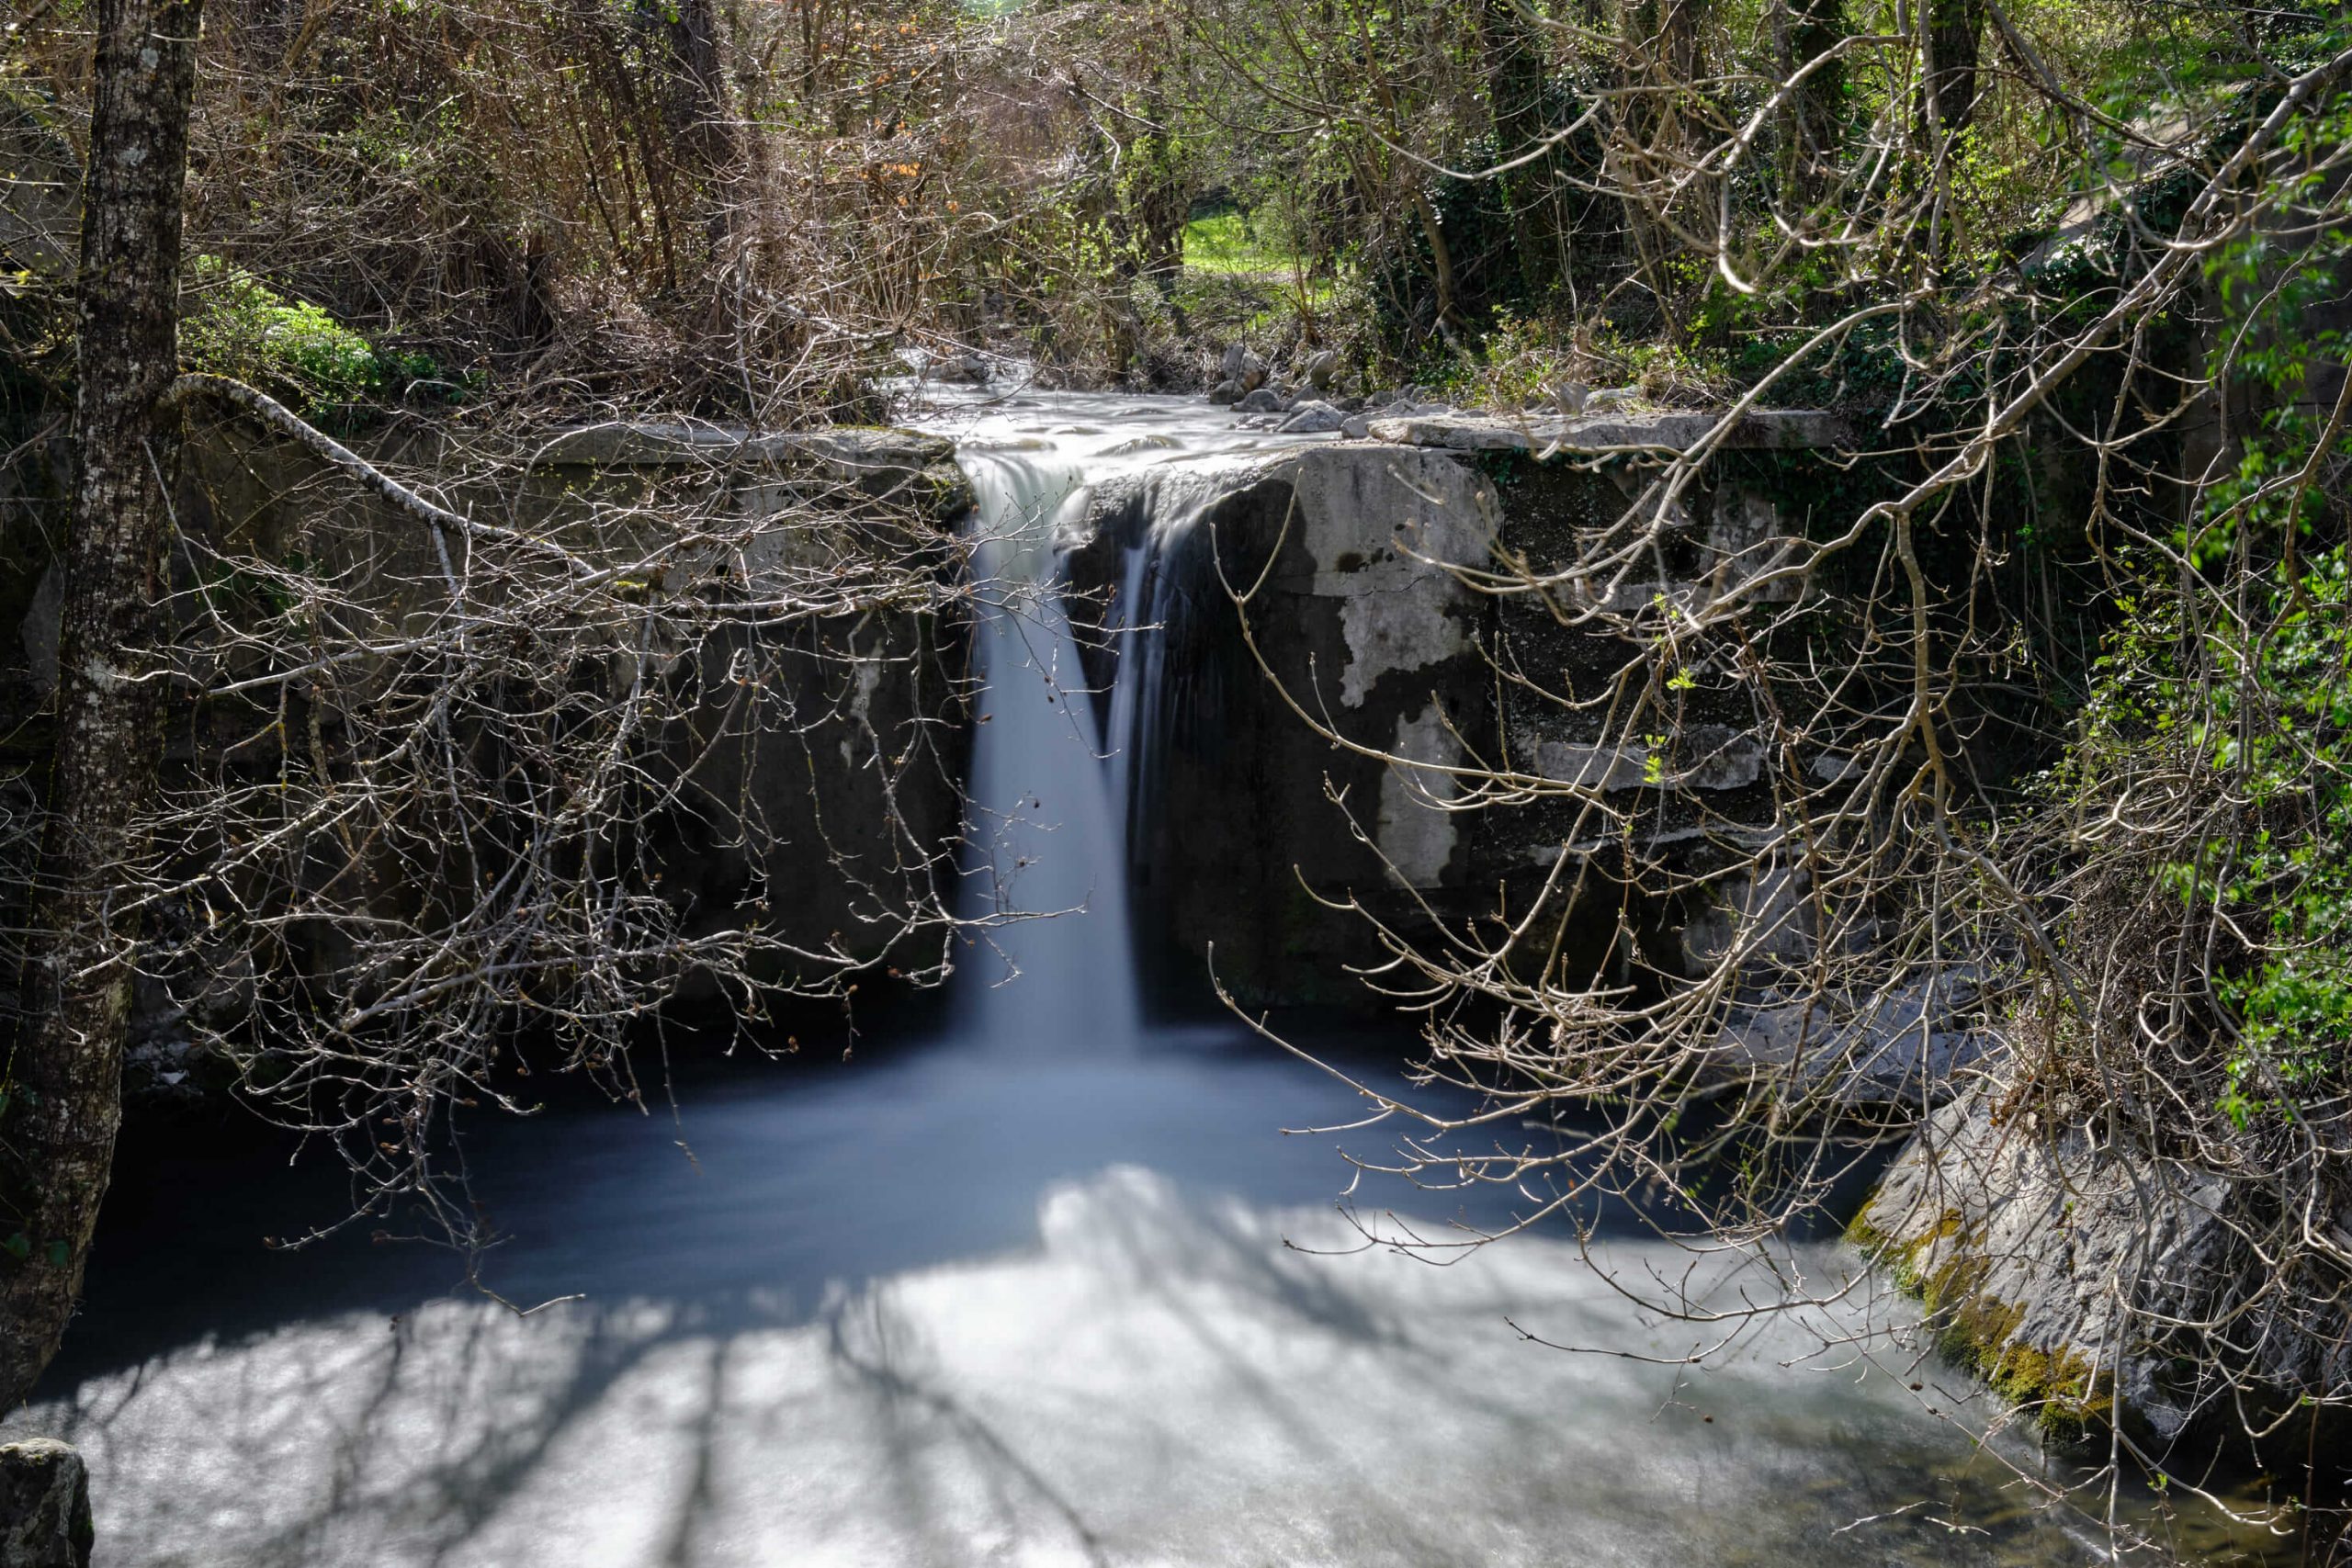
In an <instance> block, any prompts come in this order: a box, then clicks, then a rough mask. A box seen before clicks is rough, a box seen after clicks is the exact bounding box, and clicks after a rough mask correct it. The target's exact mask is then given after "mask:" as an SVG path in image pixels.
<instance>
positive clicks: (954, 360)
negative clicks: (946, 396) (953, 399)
mask: <svg viewBox="0 0 2352 1568" xmlns="http://www.w3.org/2000/svg"><path fill="white" fill-rule="evenodd" d="M928 373H929V375H930V377H931V378H932V379H933V381H936V382H938V383H940V384H941V385H942V386H947V387H985V386H987V385H988V384H989V362H988V361H987V360H986V359H985V358H983V357H982V356H980V355H977V354H958V355H954V356H953V357H950V358H945V359H937V360H933V362H932V364H931V366H930V367H929V372H928Z"/></svg>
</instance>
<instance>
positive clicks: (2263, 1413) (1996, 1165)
mask: <svg viewBox="0 0 2352 1568" xmlns="http://www.w3.org/2000/svg"><path fill="white" fill-rule="evenodd" d="M2010 1098H2011V1097H2009V1096H2007V1095H2005V1094H2002V1093H2000V1092H1998V1089H1997V1086H1996V1085H1994V1084H1990V1083H1988V1084H1986V1085H1985V1086H1984V1087H1982V1088H1980V1089H1974V1090H1973V1091H1971V1092H1970V1093H1968V1094H1965V1095H1963V1096H1962V1097H1961V1098H1959V1099H1957V1100H1952V1101H1951V1103H1950V1104H1947V1105H1946V1106H1944V1107H1943V1108H1942V1109H1941V1110H1939V1111H1937V1112H1936V1113H1935V1114H1934V1115H1933V1116H1931V1117H1930V1118H1929V1119H1928V1122H1927V1123H1926V1125H1924V1126H1923V1127H1922V1128H1921V1129H1920V1131H1919V1133H1918V1134H1917V1136H1916V1137H1915V1138H1914V1139H1913V1140H1912V1141H1911V1144H1910V1145H1909V1146H1908V1147H1907V1148H1905V1150H1904V1152H1903V1154H1902V1155H1901V1156H1899V1157H1897V1159H1896V1160H1895V1161H1894V1164H1893V1165H1892V1166H1890V1167H1889V1168H1887V1172H1886V1175H1885V1177H1884V1178H1883V1179H1882V1180H1881V1181H1880V1183H1879V1187H1878V1190H1876V1191H1875V1192H1874V1193H1873V1194H1872V1195H1871V1200H1870V1202H1869V1204H1868V1206H1867V1207H1866V1208H1865V1209H1864V1210H1863V1212H1862V1214H1861V1216H1860V1218H1859V1219H1858V1220H1856V1221H1855V1223H1854V1226H1853V1235H1854V1236H1855V1238H1856V1239H1857V1240H1858V1241H1860V1243H1861V1244H1862V1245H1863V1246H1864V1247H1866V1248H1868V1249H1869V1250H1870V1251H1871V1253H1872V1255H1873V1256H1874V1257H1875V1258H1877V1260H1878V1261H1879V1263H1880V1264H1881V1265H1882V1266H1883V1267H1885V1268H1887V1269H1890V1270H1891V1271H1892V1272H1893V1273H1894V1275H1895V1277H1896V1278H1897V1279H1898V1280H1901V1281H1903V1282H1904V1283H1905V1284H1906V1285H1907V1286H1909V1287H1910V1288H1911V1289H1912V1290H1914V1291H1916V1292H1917V1293H1918V1294H1919V1295H1920V1296H1921V1297H1922V1298H1923V1299H1924V1300H1925V1301H1926V1302H1927V1303H1928V1306H1929V1307H1930V1308H1931V1309H1933V1310H1934V1311H1935V1312H1936V1313H1937V1314H1939V1319H1940V1325H1941V1332H1942V1337H1943V1340H1944V1343H1945V1345H1946V1348H1949V1349H1950V1350H1951V1351H1952V1352H1954V1353H1955V1354H1956V1355H1958V1356H1959V1357H1960V1358H1962V1359H1965V1360H1967V1361H1970V1362H1972V1363H1973V1365H1974V1366H1975V1368H1976V1370H1977V1371H1979V1372H1980V1373H1982V1374H1983V1375H1984V1376H1985V1380H1986V1381H1987V1382H1990V1383H1991V1384H1992V1385H1993V1388H1994V1390H1995V1391H1996V1393H2000V1394H2002V1395H2003V1396H2004V1397H2006V1398H2007V1399H2009V1400H2011V1401H2013V1402H2015V1403H2017V1404H2022V1405H2025V1406H2026V1407H2028V1408H2029V1409H2030V1411H2031V1412H2032V1413H2033V1414H2034V1415H2035V1416H2038V1417H2039V1418H2040V1419H2041V1421H2042V1422H2043V1424H2044V1425H2045V1426H2047V1427H2051V1428H2053V1429H2055V1430H2057V1431H2059V1432H2062V1433H2063V1432H2067V1431H2072V1430H2078V1429H2080V1428H2082V1427H2088V1426H2092V1425H2095V1424H2103V1423H2105V1422H2107V1421H2109V1420H2110V1419H2113V1420H2120V1422H2121V1423H2122V1425H2123V1426H2124V1427H2125V1428H2126V1429H2127V1430H2128V1431H2131V1433H2133V1434H2134V1435H2135V1436H2136V1437H2137V1438H2139V1439H2140V1440H2141V1441H2143V1442H2145V1443H2148V1444H2153V1445H2156V1446H2157V1447H2158V1450H2159V1451H2158V1455H2157V1457H2158V1458H2160V1459H2161V1458H2163V1457H2165V1453H2166V1452H2168V1451H2170V1445H2172V1444H2174V1443H2176V1442H2178V1441H2180V1440H2182V1439H2184V1438H2192V1437H2193V1436H2194V1433H2193V1432H2192V1428H2194V1427H2199V1426H2202V1427H2206V1428H2207V1429H2208V1431H2207V1436H2208V1437H2219V1436H2221V1435H2222V1434H2223V1433H2225V1432H2226V1431H2228V1430H2229V1429H2230V1428H2231V1427H2233V1426H2234V1425H2235V1424H2236V1423H2237V1422H2239V1421H2242V1420H2244V1419H2245V1418H2247V1417H2248V1416H2254V1417H2255V1418H2256V1419H2257V1420H2267V1419H2271V1418H2275V1417H2276V1416H2278V1415H2279V1414H2280V1413H2285V1412H2296V1411H2299V1410H2301V1409H2304V1408H2308V1406H2306V1405H2304V1404H2303V1403H2302V1402H2303V1399H2304V1396H2305V1394H2306V1393H2308V1392H2309V1391H2311V1390H2314V1389H2324V1388H2336V1389H2341V1388H2343V1387H2344V1386H2345V1385H2346V1378H2347V1377H2352V1341H2348V1340H2347V1334H2352V1320H2347V1318H2346V1310H2345V1308H2344V1307H2343V1305H2342V1304H2341V1297H2340V1295H2338V1296H2335V1297H2334V1298H2333V1299H2331V1296H2330V1294H2329V1292H2327V1291H2326V1290H2325V1289H2324V1288H2314V1287H2322V1286H2324V1281H2319V1280H2312V1279H2309V1278H2305V1279H2301V1280H2286V1281H2283V1282H2282V1281H2280V1280H2278V1279H2277V1278H2276V1277H2275V1276H2274V1275H2273V1273H2272V1271H2271V1270H2272V1267H2273V1265H2272V1262H2271V1260H2270V1259H2268V1258H2266V1257H2265V1256H2264V1255H2263V1253H2262V1251H2261V1250H2260V1249H2259V1248H2258V1247H2256V1246H2255V1245H2253V1243H2252V1242H2251V1241H2250V1239H2249V1238H2253V1237H2258V1236H2260V1235H2263V1234H2264V1230H2265V1225H2266V1221H2265V1219H2264V1217H2263V1215H2262V1213H2260V1211H2259V1207H2258V1200H2254V1201H2249V1199H2248V1198H2247V1197H2246V1196H2245V1194H2243V1193H2240V1192H2237V1191H2235V1190H2233V1188H2232V1184H2231V1183H2230V1182H2228V1181H2226V1180H2224V1179H2222V1178H2221V1177H2220V1176H2217V1175H2215V1174H2214V1173H2213V1172H2211V1170H2207V1169H2200V1168H2199V1167H2197V1166H2196V1165H2195V1164H2192V1163H2189V1162H2187V1161H2183V1160H2180V1159H2177V1158H2173V1157H2170V1156H2165V1155H2163V1154H2159V1153H2154V1152H2151V1151H2149V1150H2147V1149H2145V1148H2142V1147H2137V1146H2134V1145H2133V1143H2132V1142H2131V1140H2130V1139H2129V1138H2123V1139H2116V1138H2112V1137H2106V1136H2102V1137H2094V1136H2091V1135H2089V1134H2086V1133H2085V1132H2084V1131H2083V1130H2082V1129H2081V1128H2079V1127H2073V1126H2065V1125H2052V1123H2051V1122H2047V1121H2045V1120H2044V1119H2043V1118H2042V1116H2041V1113H2040V1112H2039V1111H2035V1110H2033V1109H2030V1108H2029V1107H2026V1106H2013V1105H2011V1104H2009V1103H2008V1101H2009V1100H2010ZM2128 1125H2129V1119H2127V1128H2128ZM2094 1130H2095V1131H2097V1132H2099V1133H2105V1132H2106V1131H2107V1130H2106V1129H2105V1128H2104V1127H2100V1126H2097V1125H2096V1123H2095V1126H2094ZM2306 1223H2308V1224H2312V1225H2314V1226H2316V1227H2318V1228H2319V1229H2320V1230H2321V1231H2322V1232H2323V1233H2324V1232H2326V1231H2327V1230H2329V1229H2330V1228H2331V1227H2333V1229H2334V1234H2335V1235H2346V1234H2347V1231H2348V1230H2352V1227H2347V1225H2346V1217H2345V1216H2343V1215H2342V1214H2340V1213H2327V1212H2325V1210H2324V1208H2323V1209H2322V1210H2320V1211H2319V1212H2316V1213H2312V1215H2311V1216H2310V1217H2309V1219H2308V1221H2307V1222H2306ZM2203 1322H2226V1323H2228V1324H2229V1325H2230V1330H2229V1335H2228V1342H2227V1343H2226V1344H2223V1343H2220V1342H2215V1341H2207V1340H2203V1339H2201V1338H2200V1337H2199V1335H2198V1334H2197V1332H2196V1331H2194V1330H2193V1329H2191V1328H2189V1327H2188V1326H2186V1325H2193V1324H2197V1323H2203ZM2209 1358H2211V1359H2216V1360H2225V1361H2227V1362H2229V1363H2230V1364H2231V1366H2232V1368H2233V1371H2234V1373H2235V1375H2236V1377H2237V1378H2238V1379H2239V1380H2241V1385H2240V1386H2239V1387H2238V1388H2237V1389H2235V1390H2232V1391H2220V1390H2217V1387H2216V1385H2215V1384H2214V1383H2213V1382H2211V1381H2201V1382H2200V1381H2199V1375H2198V1368H2199V1365H2200V1363H2202V1362H2203V1361H2205V1360H2206V1359H2209ZM2290 1429H2291V1430H2292V1432H2293V1433H2294V1436H2293V1437H2292V1438H2291V1439H2290V1440H2289V1442H2288V1443H2287V1445H2286V1450H2285V1451H2287V1452H2290V1453H2291V1454H2293V1455H2294V1456H2296V1458H2297V1460H2298V1461H2300V1459H2301V1455H2302V1453H2303V1452H2304V1445H2305V1444H2306V1443H2307V1442H2321V1443H2324V1442H2325V1441H2327V1440H2329V1439H2326V1438H2322V1437H2321V1436H2320V1434H2319V1429H2318V1428H2317V1427H2309V1426H2307V1425H2306V1422H2305V1420H2304V1419H2303V1418H2301V1417H2300V1416H2299V1417H2298V1418H2297V1419H2295V1421H2294V1422H2293V1424H2292V1427H2291V1428H2290ZM2202 1447H2203V1445H2202V1444H2201V1443H2200V1444H2197V1445H2195V1447H2193V1448H2192V1449H2190V1450H2185V1451H2199V1450H2201V1449H2202ZM2321 1451H2325V1449H2324V1447H2323V1448H2322V1450H2321Z"/></svg>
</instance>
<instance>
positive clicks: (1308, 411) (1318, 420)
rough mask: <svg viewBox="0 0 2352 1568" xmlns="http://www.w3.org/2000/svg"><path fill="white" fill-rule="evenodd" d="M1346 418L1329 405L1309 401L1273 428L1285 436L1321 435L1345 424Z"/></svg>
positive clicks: (1300, 405)
mask: <svg viewBox="0 0 2352 1568" xmlns="http://www.w3.org/2000/svg"><path fill="white" fill-rule="evenodd" d="M1347 418H1348V416H1347V415H1345V414H1343V413H1341V412H1340V411H1339V410H1338V409H1335V408H1333V407H1332V406H1331V405H1330V404H1329V403H1327V402H1321V401H1310V402H1304V403H1301V404H1299V405H1298V406H1297V407H1296V408H1295V409H1293V410H1292V411H1291V413H1290V417H1289V418H1288V419H1286V420H1284V421H1283V422H1282V423H1281V424H1279V425H1277V426H1276V427H1275V428H1276V429H1278V430H1280V431H1281V432H1282V433H1283V434H1285V435H1323V434H1329V433H1330V432H1332V431H1335V430H1337V429H1339V428H1340V426H1341V425H1342V424H1345V423H1347Z"/></svg>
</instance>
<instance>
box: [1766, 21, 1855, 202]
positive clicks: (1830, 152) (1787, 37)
mask: <svg viewBox="0 0 2352 1568" xmlns="http://www.w3.org/2000/svg"><path fill="white" fill-rule="evenodd" d="M1772 20H1773V31H1774V34H1775V39H1774V41H1775V43H1776V44H1777V45H1778V46H1779V53H1780V57H1781V59H1780V64H1781V80H1782V81H1787V80H1788V79H1789V78H1790V77H1792V76H1793V75H1795V74H1796V73H1798V72H1799V71H1802V70H1804V68H1805V67H1806V66H1807V65H1810V64H1812V63H1813V62H1815V61H1816V60H1820V61H1821V62H1822V63H1821V64H1820V65H1819V66H1818V67H1816V68H1815V71H1814V72H1813V73H1812V74H1811V75H1809V76H1807V77H1806V78H1805V79H1804V82H1803V83H1802V84H1800V85H1798V87H1797V90H1796V91H1795V92H1794V93H1792V95H1790V97H1789V100H1788V102H1787V104H1786V105H1785V106H1783V107H1782V108H1781V191H1782V193H1783V194H1784V195H1785V196H1786V197H1788V198H1789V199H1791V200H1793V201H1795V202H1798V203H1800V204H1802V205H1804V206H1811V205H1812V204H1813V203H1814V202H1815V201H1817V200H1819V199H1820V198H1821V196H1822V194H1823V193H1824V191H1826V189H1827V187H1828V184H1829V181H1828V175H1830V174H1831V173H1833V172H1834V170H1835V168H1836V165H1837V158H1838V144H1839V142H1840V141H1843V139H1844V130H1843V124H1842V122H1843V119H1844V117H1845V102H1846V63H1845V62H1844V61H1843V60H1842V59H1825V58H1824V57H1825V56H1826V55H1828V53H1829V51H1831V50H1833V49H1835V48H1837V47H1838V44H1839V43H1841V42H1843V41H1844V40H1845V37H1846V17H1845V6H1844V3H1843V0H1787V3H1786V4H1784V5H1781V6H1776V7H1775V8H1774V10H1773V13H1772Z"/></svg>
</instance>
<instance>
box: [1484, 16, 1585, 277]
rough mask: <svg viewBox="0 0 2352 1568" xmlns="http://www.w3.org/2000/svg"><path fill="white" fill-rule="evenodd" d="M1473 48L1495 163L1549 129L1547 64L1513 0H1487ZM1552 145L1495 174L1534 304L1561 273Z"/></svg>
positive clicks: (1518, 153) (1562, 231) (1561, 232)
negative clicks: (1481, 67) (1482, 70)
mask: <svg viewBox="0 0 2352 1568" xmlns="http://www.w3.org/2000/svg"><path fill="white" fill-rule="evenodd" d="M1478 47H1479V51H1480V52H1481V53H1482V54H1484V55H1485V57H1486V60H1485V64H1486V77H1487V113H1488V115H1489V117H1490V118H1491V119H1492V121H1493V124H1494V128H1495V152H1496V155H1497V157H1498V159H1499V160H1500V161H1502V162H1506V163H1508V162H1510V160H1512V159H1515V158H1524V157H1526V156H1527V155H1528V154H1529V153H1531V152H1535V151H1536V149H1538V148H1539V147H1542V146H1543V144H1544V138H1545V137H1546V136H1547V135H1549V134H1550V133H1551V130H1552V127H1551V126H1550V124H1549V123H1547V118H1546V116H1545V113H1544V93H1545V89H1546V85H1547V80H1546V79H1547V76H1548V74H1549V73H1548V69H1547V67H1548V63H1549V62H1547V61H1546V59H1545V56H1544V35H1543V32H1542V31H1541V29H1540V28H1538V27H1537V26H1536V24H1534V23H1533V22H1531V21H1530V20H1529V19H1528V18H1527V17H1525V16H1524V15H1522V14H1521V12H1520V10H1519V8H1518V6H1517V5H1516V4H1515V0H1486V3H1485V5H1484V6H1482V7H1481V9H1480V11H1479V13H1478ZM1559 162H1560V159H1559V154H1558V151H1557V149H1549V150H1546V151H1544V152H1543V153H1542V154H1541V155H1540V156H1538V157H1536V158H1535V159H1534V160H1533V161H1532V162H1531V163H1528V164H1522V165H1521V166H1520V167H1519V168H1516V169H1513V170H1511V171H1510V172H1509V173H1508V174H1505V175H1502V176H1501V183H1502V195H1503V202H1504V205H1505V206H1506V207H1507V208H1508V209H1509V210H1510V220H1511V230H1512V236H1511V237H1512V239H1513V241H1514V242H1515V243H1517V245H1518V249H1519V258H1518V259H1519V275H1520V281H1521V283H1522V284H1524V285H1525V286H1526V289H1527V294H1528V298H1529V299H1531V300H1533V301H1537V302H1541V301H1542V300H1544V299H1545V297H1546V296H1548V295H1549V294H1550V293H1551V291H1552V289H1553V288H1554V287H1555V286H1556V285H1557V284H1558V282H1559V280H1560V279H1561V277H1562V276H1565V275H1566V271H1567V224H1566V220H1565V218H1564V215H1563V213H1562V212H1561V203H1560V191H1559V168H1558V165H1559Z"/></svg>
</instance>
